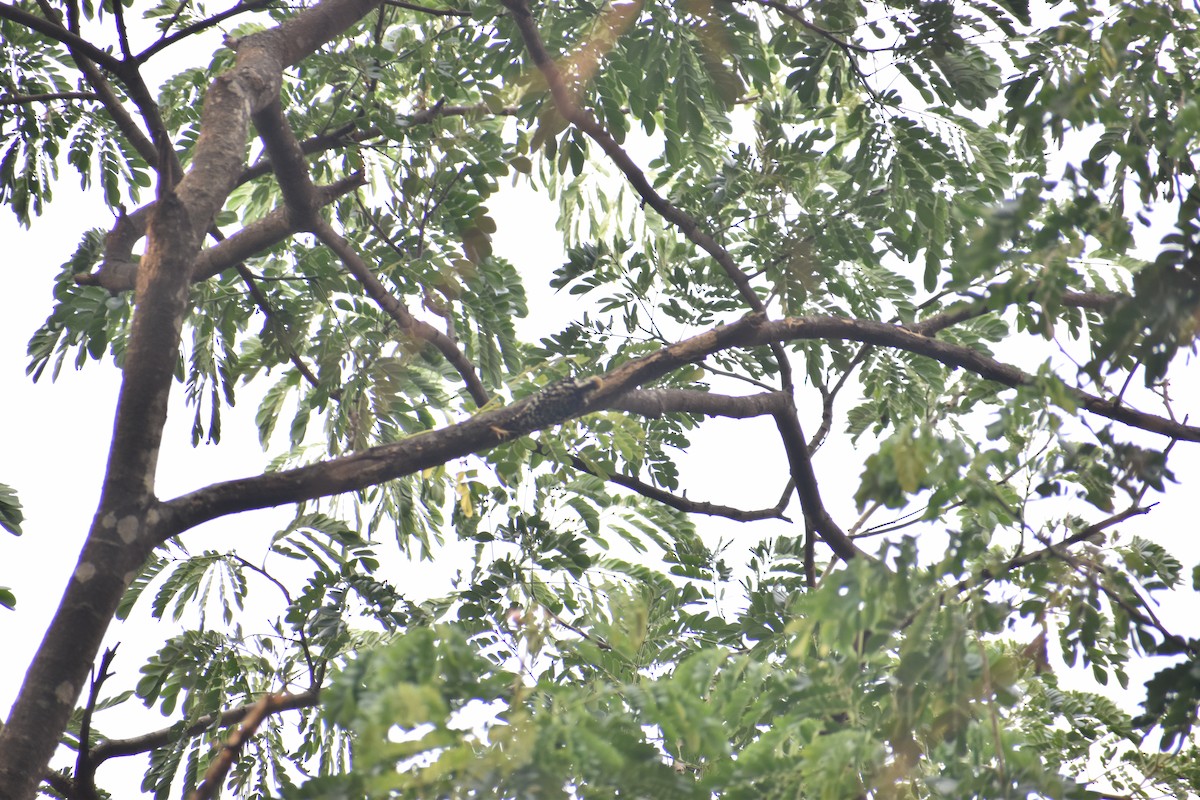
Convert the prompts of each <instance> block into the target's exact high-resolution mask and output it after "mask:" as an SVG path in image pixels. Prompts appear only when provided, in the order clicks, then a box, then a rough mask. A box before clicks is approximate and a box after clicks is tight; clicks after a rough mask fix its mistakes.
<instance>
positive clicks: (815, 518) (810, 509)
mask: <svg viewBox="0 0 1200 800" xmlns="http://www.w3.org/2000/svg"><path fill="white" fill-rule="evenodd" d="M775 423H776V427H777V428H778V430H779V436H780V439H781V440H782V441H783V449H784V452H785V453H787V459H788V468H789V471H790V472H791V476H792V482H793V483H795V485H796V494H797V495H798V496H799V497H800V506H801V508H802V509H803V511H804V522H805V525H806V527H807V528H808V529H809V530H810V531H815V532H816V534H817V535H818V536H820V537H821V541H823V542H825V544H827V545H829V548H830V549H831V550H833V552H834V553H836V554H837V556H838V557H839V558H841V559H843V560H845V561H849V560H850V559H852V558H855V557H857V556H864V555H865V554H864V553H863V551H862V550H859V549H858V545H856V544H854V542H853V541H852V540H851V539H850V537H849V536H847V535H846V532H845V531H843V530H842V529H841V527H840V526H839V525H838V524H837V523H836V522H835V521H834V519H833V517H832V516H831V515H830V514H829V511H827V510H826V508H825V502H824V501H823V500H822V499H821V489H820V486H819V485H818V483H817V473H816V470H814V469H813V464H812V459H811V458H810V457H809V455H808V442H807V441H805V439H804V433H803V432H802V431H801V430H800V422H799V419H798V418H797V415H796V407H795V405H793V404H791V403H788V405H787V407H786V408H784V409H782V410H780V411H778V412H776V413H775Z"/></svg>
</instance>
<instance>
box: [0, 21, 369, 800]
mask: <svg viewBox="0 0 1200 800" xmlns="http://www.w3.org/2000/svg"><path fill="white" fill-rule="evenodd" d="M375 5H376V2H375V0H324V2H321V3H319V4H318V5H316V6H313V7H312V8H309V9H306V10H303V11H301V12H299V13H298V14H296V16H294V17H293V18H292V19H290V20H289V21H287V22H285V23H283V24H282V25H280V26H279V27H278V28H273V29H270V30H266V31H263V32H261V33H256V34H253V35H251V36H249V37H247V38H246V39H244V40H242V41H241V43H240V44H239V47H238V51H237V58H236V62H235V65H234V67H233V68H232V69H231V70H230V71H229V72H227V73H225V74H223V75H221V76H220V77H218V78H217V79H216V80H215V81H213V84H212V86H211V87H210V89H209V91H208V93H207V95H206V97H205V102H204V108H203V112H202V115H201V123H200V131H201V132H200V137H199V139H198V140H197V142H196V146H195V149H194V152H193V158H192V162H191V168H190V170H189V172H188V173H187V175H186V176H184V177H183V179H182V181H180V182H179V184H178V185H175V184H174V181H172V180H165V181H161V180H160V184H159V197H158V202H157V203H156V204H155V210H154V213H153V215H152V217H151V220H150V225H149V228H148V240H147V246H146V254H145V256H144V258H143V259H142V261H141V264H140V265H139V268H138V271H137V272H138V275H137V307H136V311H135V313H134V316H133V323H132V326H131V328H130V335H129V345H128V349H127V351H126V354H125V363H124V368H123V375H122V381H121V389H120V394H119V397H118V401H117V412H116V420H115V422H114V426H113V437H112V447H111V450H110V452H109V459H108V466H107V471H106V474H105V479H104V484H103V486H102V489H101V496H100V504H99V507H98V508H97V511H96V516H95V519H94V522H93V524H92V528H91V530H90V532H89V534H88V538H87V540H86V542H85V544H84V547H83V551H82V552H81V554H80V556H79V562H78V564H77V566H76V569H75V571H74V573H73V575H72V578H71V580H70V581H69V582H68V584H67V588H66V592H65V594H64V595H63V599H62V602H61V603H60V605H59V607H58V610H57V612H56V614H55V617H54V619H53V621H52V622H51V623H50V625H49V627H48V628H47V631H46V635H45V638H44V639H43V641H42V644H41V646H40V647H39V648H38V651H37V654H36V655H35V657H34V660H33V663H32V664H31V665H30V667H29V670H28V672H27V673H26V677H25V681H24V684H23V685H22V687H21V690H20V692H19V694H18V696H17V700H16V703H15V704H14V705H13V708H12V711H11V713H10V715H9V719H8V720H7V724H6V725H5V726H4V728H3V730H2V731H0V786H3V787H4V790H5V792H6V793H7V796H8V797H9V798H12V800H31V799H32V798H33V796H34V795H35V793H36V791H37V786H38V783H39V782H40V781H41V780H42V778H43V776H44V775H45V774H46V765H47V764H48V763H49V761H50V757H51V755H52V754H53V752H54V749H55V746H56V745H57V743H58V739H59V735H60V734H61V732H62V731H63V729H64V728H65V727H66V723H67V720H68V718H69V717H70V714H71V709H72V708H73V707H74V705H75V701H76V698H77V697H78V696H79V692H80V690H81V689H82V687H83V684H84V681H85V679H86V676H87V671H88V665H89V664H90V663H91V662H92V659H93V658H94V657H95V655H96V653H97V651H98V650H99V647H100V644H101V642H102V641H103V637H104V634H105V631H106V630H107V628H108V625H109V624H110V623H111V621H112V619H113V615H114V613H115V611H116V608H117V604H118V602H119V601H120V598H121V596H122V594H123V593H124V591H125V588H126V587H127V586H128V584H129V582H130V581H131V580H132V579H133V578H134V576H136V575H137V571H138V569H139V568H140V567H141V565H142V564H143V563H144V561H145V559H146V557H147V556H148V554H149V553H150V552H151V550H152V548H153V546H154V543H155V542H156V541H160V540H161V538H162V536H161V533H160V532H159V526H160V525H161V523H162V521H163V520H162V519H161V517H160V516H159V514H158V511H157V506H158V503H157V501H156V499H155V497H154V475H155V471H156V467H157V461H158V451H159V445H160V443H161V440H162V431H163V426H164V424H165V421H166V410H167V399H168V396H169V393H170V389H171V385H172V383H173V376H174V369H175V365H176V362H177V359H178V348H179V337H180V329H181V326H182V321H183V316H184V313H185V311H186V309H187V303H188V287H189V285H190V282H191V275H192V266H193V263H192V262H193V260H194V258H195V255H196V253H197V252H198V251H199V248H200V244H201V242H202V241H203V237H204V234H205V232H206V231H207V230H208V229H209V228H210V227H211V225H212V223H213V219H214V217H215V216H216V213H217V211H218V210H219V209H220V208H221V206H222V205H223V204H224V203H225V200H226V199H227V198H228V196H229V192H230V191H231V190H232V188H233V185H234V181H236V179H237V176H238V175H239V174H240V173H241V171H242V169H244V168H245V162H246V148H247V141H248V134H249V127H250V114H251V113H253V112H254V111H257V110H259V109H261V108H264V107H266V106H267V105H269V104H270V103H272V102H278V97H279V88H280V85H281V83H282V74H283V70H284V69H285V68H286V67H288V66H291V65H292V64H294V63H295V62H296V61H298V60H299V59H301V58H303V57H304V56H305V55H307V54H308V53H310V52H312V51H313V50H315V49H316V48H317V47H319V46H320V45H322V44H324V43H325V42H326V41H328V40H329V39H331V38H332V37H335V36H337V35H338V34H339V33H340V32H341V31H343V30H345V29H346V28H347V27H348V26H350V25H352V24H353V23H354V22H355V21H357V20H358V19H361V18H362V17H363V16H364V15H366V14H367V13H369V12H370V11H371V10H372V9H373V8H374V7H375ZM0 6H2V9H0V17H4V18H9V19H13V18H14V15H13V13H12V12H14V11H20V10H19V9H15V8H14V7H12V6H8V5H3V4H0ZM17 16H19V17H21V18H20V19H16V20H15V21H18V22H21V23H22V24H24V23H26V22H30V21H32V22H33V23H35V24H36V27H35V29H36V30H39V31H41V30H42V29H43V28H45V29H47V30H46V31H43V32H44V33H46V35H49V36H51V37H52V38H57V40H60V41H61V40H63V37H64V35H65V36H66V37H69V42H70V44H71V45H72V46H83V47H84V52H86V53H87V54H88V57H89V58H91V57H92V56H93V55H99V56H104V57H105V59H106V61H107V62H111V61H112V59H111V58H110V57H107V56H106V55H105V54H103V53H102V52H101V53H98V54H97V53H93V52H92V51H94V50H95V48H94V47H92V46H91V45H87V43H86V42H82V40H80V39H79V37H77V36H74V35H73V34H69V32H64V31H63V30H58V31H57V36H56V32H55V30H54V28H55V27H56V26H54V25H53V24H52V23H45V24H43V23H44V21H43V20H39V19H38V18H36V17H32V15H29V14H26V13H25V12H21V14H20V15H17ZM25 17H30V18H31V19H29V20H27V19H25ZM57 27H59V28H61V26H57ZM118 63H119V62H118ZM118 72H119V70H118ZM163 155H164V156H165V155H167V153H166V152H164V153H163Z"/></svg>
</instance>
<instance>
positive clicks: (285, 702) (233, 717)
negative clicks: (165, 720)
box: [92, 689, 320, 765]
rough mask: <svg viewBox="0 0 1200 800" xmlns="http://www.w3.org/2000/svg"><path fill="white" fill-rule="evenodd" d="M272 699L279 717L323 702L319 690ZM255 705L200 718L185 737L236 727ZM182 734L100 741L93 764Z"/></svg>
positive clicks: (158, 733) (156, 733) (148, 748)
mask: <svg viewBox="0 0 1200 800" xmlns="http://www.w3.org/2000/svg"><path fill="white" fill-rule="evenodd" d="M268 697H271V698H272V701H271V713H272V714H278V713H281V712H283V711H293V710H295V709H298V708H312V707H313V706H315V705H316V704H317V701H318V700H319V699H320V691H319V690H318V689H310V690H309V691H307V692H298V693H295V694H273V695H268ZM259 702H261V700H260V701H258V702H255V703H250V704H247V705H244V706H238V707H237V708H231V709H229V710H227V711H222V712H221V713H220V714H205V715H204V716H202V717H200V718H199V719H197V720H196V721H195V722H193V723H192V724H191V725H189V726H188V727H186V728H184V730H183V735H184V736H195V735H196V734H199V733H203V732H204V731H206V730H208V729H209V728H211V727H213V726H214V725H216V726H218V727H222V728H224V727H228V726H229V725H236V724H237V723H239V722H241V721H242V720H244V719H245V718H246V716H247V715H248V714H249V713H250V712H251V711H252V710H253V709H254V708H255V706H257V705H258V703H259ZM178 735H179V731H177V730H176V729H175V727H174V726H172V727H170V728H162V729H160V730H157V731H152V732H150V733H144V734H142V735H141V736H134V737H132V738H129V739H108V740H106V741H103V742H101V743H100V744H98V745H97V746H96V749H95V750H93V751H92V761H93V763H94V764H97V765H98V764H100V763H102V762H104V761H107V760H108V759H110V758H119V757H121V756H132V755H137V754H138V753H148V752H150V751H151V750H154V749H156V748H159V747H163V746H164V745H166V744H168V743H169V742H170V741H171V739H172V738H173V737H175V736H178Z"/></svg>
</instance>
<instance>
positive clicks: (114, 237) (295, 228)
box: [75, 172, 366, 294]
mask: <svg viewBox="0 0 1200 800" xmlns="http://www.w3.org/2000/svg"><path fill="white" fill-rule="evenodd" d="M365 180H366V179H365V177H364V176H363V174H362V173H361V172H356V173H354V174H353V175H349V176H347V177H345V178H342V179H341V180H339V181H337V182H336V183H331V184H329V185H328V186H318V187H317V194H318V202H319V203H320V204H321V205H322V206H325V205H328V204H329V203H332V202H333V201H334V200H337V199H338V198H339V197H342V196H344V195H346V194H348V193H350V192H352V191H354V190H355V189H357V188H358V187H360V186H362V185H363V183H364V181H365ZM153 208H154V205H153V203H151V204H148V205H145V206H142V207H141V208H139V209H138V210H137V211H135V212H133V213H132V214H127V215H125V216H123V217H121V218H120V219H118V220H117V224H116V225H115V226H114V227H113V230H112V231H111V232H110V233H109V235H108V241H107V242H105V247H104V252H105V256H104V262H103V263H102V264H101V265H100V269H99V270H97V271H96V272H85V273H80V274H79V275H76V276H75V282H76V283H78V284H80V285H81V286H103V287H104V288H105V289H107V290H108V291H110V292H112V293H113V294H116V293H117V292H125V291H129V290H130V289H133V288H134V286H135V285H136V282H137V270H138V266H137V264H135V263H133V261H132V258H133V256H132V251H133V245H134V244H136V243H137V240H138V239H140V238H141V236H142V235H143V233H144V230H139V225H140V224H142V223H143V222H144V220H145V218H147V217H148V216H149V214H150V212H151V211H152V210H153ZM301 230H303V225H301V224H300V223H299V221H298V220H295V219H293V217H292V216H291V215H290V213H289V212H288V210H287V206H280V207H279V208H276V209H273V210H271V211H270V212H268V213H267V214H266V215H265V216H263V217H261V218H260V219H257V220H255V221H254V222H251V223H250V224H249V225H247V226H246V227H244V228H242V229H241V230H240V231H238V232H237V233H234V234H233V235H231V236H229V237H228V238H226V239H224V240H223V241H220V242H218V243H217V244H216V245H213V246H212V247H210V248H208V249H207V250H201V251H200V253H198V254H197V255H196V258H195V260H194V262H193V266H192V282H193V283H198V282H200V281H206V280H208V279H209V278H212V277H215V276H216V275H220V274H221V273H222V272H224V271H225V270H227V269H232V268H234V267H236V266H237V265H238V264H241V263H242V262H243V261H245V260H246V259H248V258H250V257H252V256H255V255H258V254H259V253H261V252H262V251H264V250H266V249H268V248H270V247H273V246H274V245H276V244H278V243H280V242H282V241H283V240H284V239H287V238H288V237H289V236H293V235H295V234H297V233H299V232H300V231H301Z"/></svg>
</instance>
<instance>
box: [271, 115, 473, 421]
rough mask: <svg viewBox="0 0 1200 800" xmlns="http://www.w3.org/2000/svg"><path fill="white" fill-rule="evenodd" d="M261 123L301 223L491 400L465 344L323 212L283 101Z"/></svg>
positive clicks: (408, 329)
mask: <svg viewBox="0 0 1200 800" xmlns="http://www.w3.org/2000/svg"><path fill="white" fill-rule="evenodd" d="M255 122H256V124H257V126H258V131H259V135H260V136H261V137H262V140H263V144H264V145H265V146H266V149H267V154H268V155H269V156H270V158H271V163H272V164H274V165H275V176H276V179H277V180H278V181H279V188H280V190H281V191H282V192H283V197H284V201H285V202H286V203H287V206H288V210H289V213H290V214H292V215H294V216H295V217H296V218H297V220H298V222H299V221H301V220H302V222H300V224H302V225H304V226H305V228H306V229H308V230H310V231H311V232H312V233H313V234H315V235H316V236H317V238H318V239H320V240H321V242H322V243H323V244H324V245H325V246H326V247H328V248H329V249H330V250H332V251H333V252H334V253H335V254H336V255H337V257H338V258H339V259H341V261H342V264H343V265H344V266H345V267H346V269H347V270H348V271H349V272H350V274H352V275H353V276H354V277H355V278H356V279H358V281H359V283H361V284H362V285H363V289H364V290H366V292H367V294H368V295H369V296H370V297H371V299H372V300H374V301H375V302H376V303H377V304H378V305H379V307H380V308H382V309H383V310H384V311H385V312H386V313H387V315H388V316H390V317H391V318H392V320H393V321H395V323H396V324H397V325H399V326H400V330H401V331H402V332H403V333H404V334H405V335H407V336H411V337H412V338H414V339H417V340H419V341H423V342H427V343H429V344H431V345H433V346H434V347H435V348H437V350H438V351H439V352H440V353H441V354H442V355H443V356H444V357H445V359H446V360H447V361H449V362H450V363H451V364H452V365H453V366H454V368H455V369H456V370H457V371H458V374H459V375H461V376H462V378H463V381H464V382H465V383H466V385H467V391H468V392H469V393H470V395H471V398H472V399H473V400H474V401H475V404H476V405H477V406H478V407H480V408H482V407H483V406H485V405H487V402H488V397H489V396H488V392H487V389H485V388H484V386H483V382H482V381H481V380H480V379H479V375H478V373H477V372H476V371H475V366H474V365H473V364H472V363H471V362H470V361H469V360H468V359H467V357H466V355H464V354H463V352H462V350H460V349H459V347H458V344H457V343H456V342H455V341H454V340H453V339H451V338H450V337H449V336H447V335H446V334H444V333H442V332H441V331H439V330H438V329H437V328H435V327H433V326H432V325H430V324H429V323H428V322H425V321H424V320H420V319H417V318H416V317H414V316H413V315H412V313H411V312H410V311H409V310H408V309H407V308H406V307H405V306H404V304H403V303H401V302H400V301H399V300H397V299H396V298H395V297H394V296H393V295H392V293H391V292H389V291H388V290H387V287H386V286H384V285H383V282H382V281H380V280H379V278H378V277H377V276H376V275H375V273H374V272H373V271H372V270H371V269H370V268H369V267H368V266H367V264H366V262H364V261H363V260H362V258H361V257H360V256H359V255H358V253H357V252H355V250H354V248H353V247H352V246H351V245H350V243H349V242H348V241H346V239H345V238H344V237H342V235H341V234H339V233H338V232H337V231H335V230H334V229H333V227H332V226H331V225H330V224H329V223H328V222H326V221H325V220H324V219H322V218H321V217H320V215H318V214H317V208H318V206H319V197H318V196H317V192H316V188H315V187H314V186H313V185H312V182H311V181H310V180H309V178H308V165H307V164H305V162H304V154H303V153H302V152H301V150H300V144H299V142H297V141H296V137H295V136H294V135H293V134H292V131H291V129H290V128H289V127H288V125H287V121H286V120H285V119H284V118H283V109H282V108H281V107H280V106H279V104H278V102H276V103H274V104H272V105H271V106H269V107H268V108H266V109H264V110H263V111H261V112H259V113H258V114H257V115H256V116H255Z"/></svg>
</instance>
